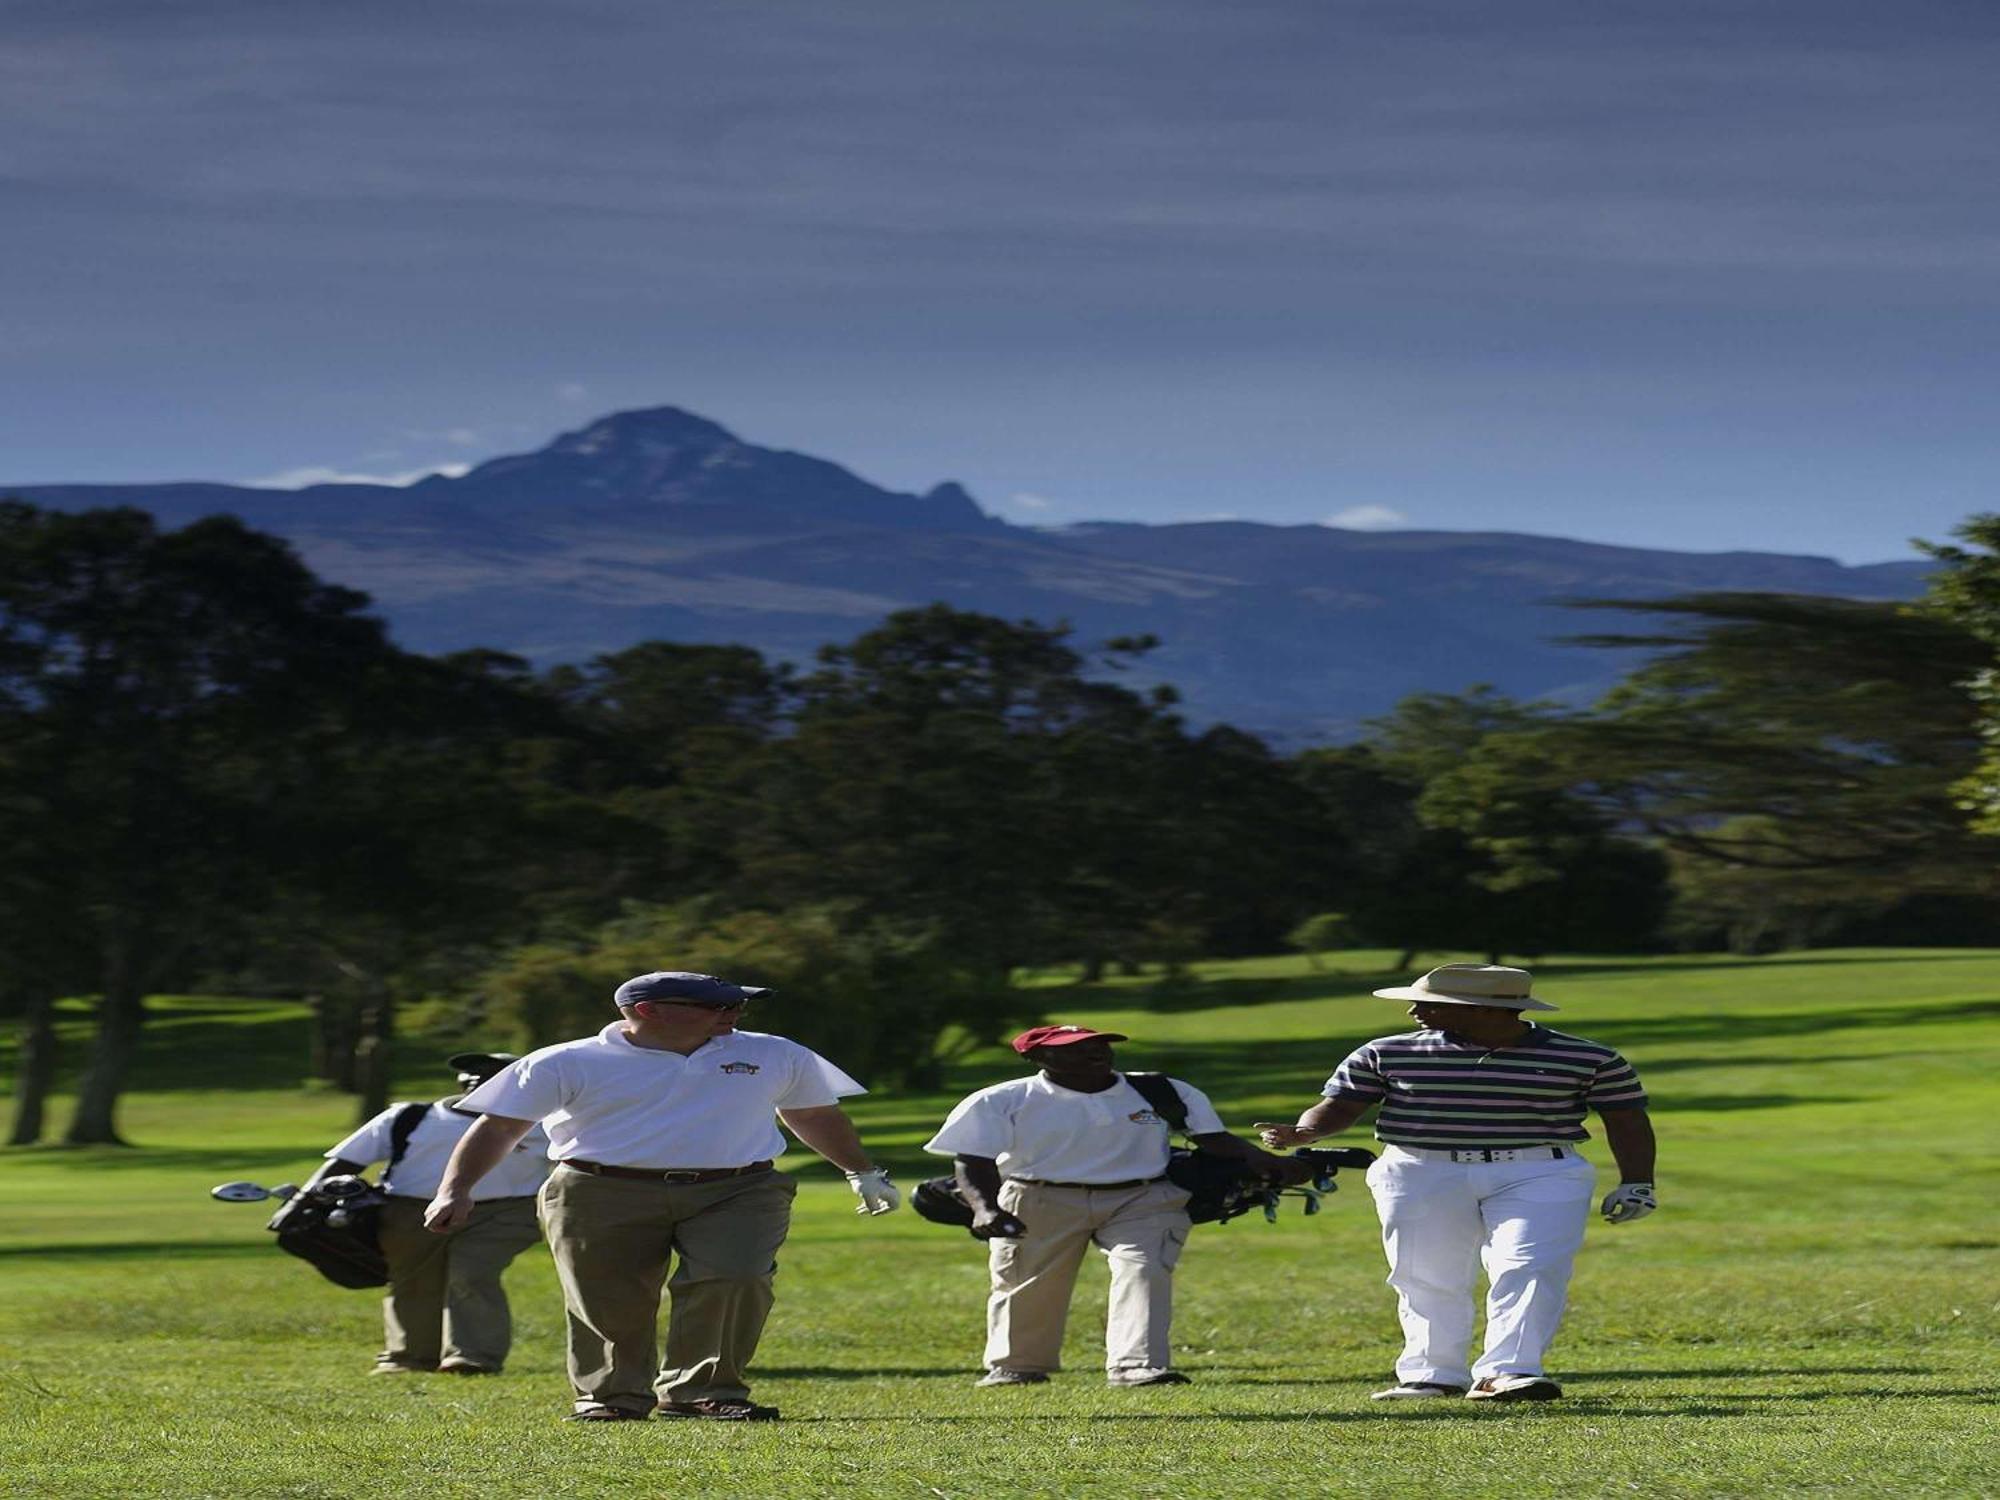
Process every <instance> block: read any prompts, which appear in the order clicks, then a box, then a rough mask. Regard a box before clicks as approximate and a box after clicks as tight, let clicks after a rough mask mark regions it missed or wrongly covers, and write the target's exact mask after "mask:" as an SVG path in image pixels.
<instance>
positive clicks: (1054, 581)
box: [0, 407, 1925, 742]
mask: <svg viewBox="0 0 2000 1500" xmlns="http://www.w3.org/2000/svg"><path fill="white" fill-rule="evenodd" d="M0 492H4V493H9V494H15V495H19V496H21V497H22V498H24V499H28V500H31V501H33V502H35V503H38V504H43V505H48V506H52V507H56V508H60V509H69V510H74V509H83V508H87V507H91V506H99V505H137V506H141V507H143V508H146V509H149V510H151V511H153V512H154V513H155V514H156V515H158V516H159V517H160V518H161V520H162V522H163V523H164V524H168V525H180V524H184V523H185V522H187V521H189V520H192V519H194V518H196V517H197V516H201V515H208V514H212V513H215V512H217V511H227V512H230V513H233V514H236V515H239V516H241V517H242V518H243V519H244V520H246V521H248V522H249V523H250V524H252V525H255V526H258V527H260V528H262V529H265V530H268V531H272V532H275V533H277V534H279V535H281V536H284V537H287V538H288V539H290V540H291V541H292V542H293V544H294V545H295V546H297V547H298V549H299V551H300V552H301V553H302V554H303V555H304V557H305V558H306V560H307V561H308V562H309V563H311V564H312V566H313V567H314V568H316V569H317V570H318V571H319V572H321V573H322V574H323V575H325V576H326V577H328V578H331V579H335V580H337V581H339V582H341V583H345V584H349V585H351V586H353V587H356V588H360V589H364V590H366V591H367V592H368V593H370V594H371V595H373V596H374V598H375V599H376V601H377V604H378V606H379V607H380V608H381V610H382V612H383V613H384V614H385V615H386V616H387V618H388V619H389V620H390V621H391V623H392V624H393V626H394V628H395V631H396V634H397V636H398V638H399V639H400V640H402V641H403V642H405V643H406V644H408V645H410V646H413V647H415V648H417V649H421V650H429V651H441V650H450V649H455V648H458V647H462V646H469V645H475V644H477V645H486V646H495V647H501V648H504V649H507V650H512V651H518V652H521V653H522V654H524V655H527V656H531V657H533V658H535V659H536V660H538V661H543V662H548V661H555V660H575V659H579V658H583V657H588V656H590V655H593V654H595V653H598V652H602V651H608V650H614V649H616V648H618V647H620V646H623V645H628V644H630V643H632V642H634V641H638V640H644V639H648V638H667V639H676V640H687V641H742V642H746V643H748V644H750V645H754V646H757V647H759V648H761V649H763V650H765V651H767V652H770V653H772V654H775V655H781V656H787V657H794V658H799V657H804V656H807V655H809V654H810V653H811V651H812V650H813V649H814V648H816V647H817V646H819V645H821V644H823V643H825V642H827V641H834V640H844V639H848V638H850V637H852V636H854V635H856V634H858V633H859V632H860V631H862V630H864V629H866V628H867V627H868V626H869V625H870V624H872V623H873V622H874V621H875V620H877V619H879V618H880V617H881V616H882V615H883V614H885V613H887V612H888V611H889V610H891V609H896V608H900V607H903V606H906V605H913V604H924V603H929V602H930V601H932V600H940V599H941V600H945V601H948V602H950V603H952V604H955V605H958V606H960V607H962V608H967V609H979V610H985V611H989V612H991V613H994V614H1000V615H1005V616H1008V617H1012V618H1032V619H1038V620H1044V621H1053V620H1059V619H1060V620H1068V621H1070V622H1071V623H1072V624H1073V625H1075V627H1076V629H1077V636H1078V640H1079V641H1080V642H1081V643H1084V644H1089V643H1093V642H1096V641H1098V640H1101V639H1103V638H1104V637H1106V636H1110V635H1122V634H1132V633H1137V632H1141V631H1151V632H1152V633H1154V634H1156V635H1158V636H1160V637H1161V638H1162V640H1163V642H1164V645H1163V646H1162V649H1161V650H1160V651H1159V652H1158V653H1156V655H1155V656H1154V657H1153V658H1152V659H1151V661H1150V662H1149V664H1148V666H1147V668H1146V669H1145V672H1144V674H1134V680H1140V681H1150V680H1164V681H1170V682H1173V683H1175V684H1176V685H1177V686H1179V687H1180V688H1181V689H1182V691H1183V692H1184V693H1185V695H1186V698H1187V703H1188V707H1189V711H1190V713H1191V714H1192V715H1193V716H1195V717H1197V718H1200V719H1204V720H1209V719H1213V720H1223V721H1227V722H1231V723H1235V724H1239V725H1241V726H1243V727H1245V728H1251V729H1256V730H1259V731H1261V732H1264V733H1267V734H1271V735H1273V736H1275V737H1278V738H1281V739H1284V740H1286V741H1288V742H1296V741H1298V740H1300V739H1303V738H1315V737H1322V736H1337V735H1341V734H1345V733H1350V732H1351V731H1352V729H1353V728H1354V726H1355V725H1356V723H1357V722H1358V721H1359V720H1361V719H1363V718H1365V717H1367V716H1369V715H1372V714H1377V713H1380V712H1382V711H1384V710H1385V709H1387V708H1388V707H1389V706H1390V705H1392V704H1393V703H1394V702H1395V701H1396V700H1397V699H1399V698H1401V697H1403V696H1404V695H1406V694H1408V693H1412V692H1419V691H1456V690H1458V689H1461V688H1464V687H1467V686H1469V685H1471V684H1473V683H1475V682H1488V683H1492V684H1494V685H1496V686H1498V687H1500V688H1502V689H1504V690H1506V691H1508V692H1511V693H1515V694H1518V695H1521V696H1558V697H1562V698H1566V699H1571V700H1583V699H1587V698H1588V697H1590V696H1593V695H1594V694H1595V693H1597V692H1599V691H1601V690H1602V689H1603V688H1604V687H1605V686H1607V685H1608V684H1609V683H1610V681H1611V680H1613V679H1614V678H1615V677H1616V675H1617V673H1618V671H1619V670H1620V669H1621V666H1622V665H1623V661H1622V659H1621V658H1620V657H1619V656H1618V655H1617V654H1615V653H1607V652H1603V651H1593V650H1587V649H1583V648H1578V647H1574V646H1566V645H1562V644H1559V643H1558V642H1557V641H1556V639H1555V638H1556V637H1559V636H1562V635H1565V634H1574V633H1579V632H1581V631H1586V630H1591V631H1596V630H1604V629H1609V628H1614V627H1615V626H1616V625H1617V624H1618V617H1615V616H1614V617H1606V616H1604V615H1601V614H1593V615H1588V616H1579V615H1577V614H1576V613H1574V612H1571V611H1567V610H1564V609H1562V608H1560V607H1559V606H1558V605H1556V604H1555V603H1554V602H1553V601H1556V600H1560V599H1563V598H1574V597H1589V598H1606V597H1616V598H1652V597H1660V596H1664V595H1669V594H1675V593H1685V592H1692V591H1696V590H1716V589H1732V590H1735V589H1741V590H1775V591H1786V592H1799V593H1823V594H1841V595H1849V596H1856V597H1875V598H1908V597H1912V596H1914V595H1915V594H1916V593H1918V592H1919V591H1920V590H1921V586H1922V584H1921V580H1922V576H1923V572H1924V566H1925V565H1924V564H1922V563H1919V562H1914V561H1913V562H1909V563H1889V564H1880V565H1876V566H1874V567H1867V568H1847V567H1843V566H1841V565H1840V564H1837V563H1835V562H1833V561H1831V560H1829V559H1826V558H1816V557H1808V556H1791V555H1785V554H1766V553H1714V554H1705V553H1683V552H1659V551H1648V550H1644V549H1638V548H1623V547H1610V546H1603V545H1598V544H1593V543H1586V542H1577V541H1569V540H1565V539H1561V538H1553V537H1536V536H1524V535H1514V534H1508V533H1498V532H1494V533H1459V532H1352V531H1337V530H1331V529H1328V528H1325V527H1319V526H1263V525H1256V524H1253V523H1249V522H1212V523H1202V524H1194V525H1170V526H1142V525H1130V524H1110V523H1098V524H1090V525H1084V526H1075V527H1069V528H1065V529H1061V530H1039V529H1029V528H1023V527H1015V526H1010V525H1007V524H1006V523H1004V522H1001V521H999V520H996V519H994V518H992V517H989V516H986V515H984V514H983V513H982V512H981V511H980V510H979V508H978V507H977V505H976V504H974V502H973V500H972V499H971V497H970V496H968V495H967V494H966V493H965V492H964V491H963V490H962V489H960V488H959V487H958V486H957V485H953V484H946V485H940V486H939V487H937V488H936V489H934V490H932V491H930V492H929V493H928V494H926V495H909V494H900V493H897V492H894V491H889V490H884V489H881V488H879V487H877V486H875V485H872V484H869V483H868V482H867V481H866V480H863V479H861V478H859V477H858V476H856V475H854V474H852V473H850V472H848V471H847V470H845V469H843V468H841V467H839V466H838V465H837V464H833V463H828V462H826V461H824V460H822V459H818V458H813V457H809V456H806V455H801V454H795V453H784V452H778V451H775V450H771V449H766V448H760V447H756V446H755V445H752V444H748V443H744V442H742V441H741V440H740V439H738V438H736V437H735V436H734V435H733V434H731V433H729V432H728V431H727V430H725V429H724V428H722V427H719V426H717V425H716V424H715V423H713V422H710V421H707V420H706V419H704V418H701V417H697V416H693V415H692V414H690V413H687V412H684V411H680V410H677V409H675V408H671V407H665V408H659V409H656V410H651V411H641V412H625V413H620V414H617V415H614V416H610V417H606V418H604V419H603V420H601V421H598V422H595V423H592V424H591V425H590V426H588V427H585V428H583V429H581V430H579V431H578V432H574V433H567V434H564V435H563V436H561V437H559V438H557V439H556V440H555V441H554V442H553V443H551V444H550V445H549V446H548V447H546V448H543V449H541V450H539V451H537V452H535V453H529V454H519V455H513V456H509V457H503V458H496V459H494V460H492V461H490V462H488V463H485V464H482V465H480V466H479V467H478V468H476V469H474V470H472V471H471V472H470V473H467V474H466V475H464V476H463V477H461V478H457V479H447V478H442V477H439V478H433V479H428V480H425V481H423V482H422V483H420V484H417V485H413V486H411V487H410V488H408V489H396V488H387V487H382V486H372V485H320V486H315V487H313V488H310V489H304V490H297V491H273V490H259V489H251V488H246V487H243V486H233V485H220V484H195V483H173V484H155V485H144V484H141V485H29V486H19V487H4V486H0Z"/></svg>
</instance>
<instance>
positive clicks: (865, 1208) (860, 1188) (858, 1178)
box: [847, 1167, 903, 1214]
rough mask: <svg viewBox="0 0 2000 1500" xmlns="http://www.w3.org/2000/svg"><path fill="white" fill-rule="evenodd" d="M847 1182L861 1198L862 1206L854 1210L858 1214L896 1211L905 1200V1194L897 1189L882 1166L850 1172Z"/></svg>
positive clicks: (855, 1194) (856, 1195)
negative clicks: (864, 1170)
mask: <svg viewBox="0 0 2000 1500" xmlns="http://www.w3.org/2000/svg"><path fill="white" fill-rule="evenodd" d="M847 1184H848V1186H849V1187H851V1188H853V1189H854V1196H855V1197H857V1198H859V1199H860V1200H861V1206H860V1207H859V1208H857V1209H855V1210H854V1211H855V1212H856V1213H858V1214H886V1213H894V1212H895V1210H896V1207H897V1205H898V1204H900V1203H901V1202H902V1201H903V1195H902V1194H901V1193H899V1192H897V1191H896V1184H895V1183H893V1182H891V1181H890V1180H889V1174H888V1173H887V1172H885V1171H883V1170H882V1168H880V1167H870V1168H869V1169H868V1170H867V1171H866V1172H849V1173H848V1174H847Z"/></svg>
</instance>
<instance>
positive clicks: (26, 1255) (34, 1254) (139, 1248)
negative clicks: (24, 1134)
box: [0, 1240, 277, 1260]
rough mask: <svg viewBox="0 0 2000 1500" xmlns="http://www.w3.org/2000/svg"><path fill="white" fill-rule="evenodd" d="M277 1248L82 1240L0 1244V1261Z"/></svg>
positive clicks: (261, 1252) (205, 1253)
mask: <svg viewBox="0 0 2000 1500" xmlns="http://www.w3.org/2000/svg"><path fill="white" fill-rule="evenodd" d="M276 1248H277V1246H276V1245H275V1244H274V1243H271V1242H269V1241H262V1242H260V1241H255V1240H252V1241H250V1242H248V1243H246V1244H240V1245H239V1244H236V1243H234V1242H233V1241H224V1242H220V1243H218V1242H217V1241H214V1240H141V1241H132V1242H126V1243H116V1244H105V1243H101V1242H99V1243H92V1242H90V1241H81V1242H78V1243H74V1244H61V1243H58V1244H48V1245H0V1260H26V1259H30V1258H40V1257H47V1258H49V1259H51V1260H145V1259H148V1258H150V1257H153V1256H160V1255H173V1256H199V1257H201V1258H203V1259H207V1258H209V1257H212V1256H226V1255H269V1254H270V1253H271V1252H272V1251H273V1250H275V1249H276Z"/></svg>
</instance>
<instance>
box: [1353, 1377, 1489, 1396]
mask: <svg viewBox="0 0 2000 1500" xmlns="http://www.w3.org/2000/svg"><path fill="white" fill-rule="evenodd" d="M1464 1394H1465V1387H1464V1386H1462V1385H1439V1384H1438V1383H1437V1382H1436V1381H1433V1380H1405V1381H1403V1382H1402V1383H1401V1384H1399V1385H1392V1386H1390V1387H1389V1389H1387V1390H1386V1391H1377V1392H1376V1393H1375V1394H1374V1395H1372V1396H1370V1397H1369V1398H1368V1399H1369V1400H1370V1401H1439V1400H1442V1399H1443V1398H1444V1397H1446V1396H1463V1395H1464Z"/></svg>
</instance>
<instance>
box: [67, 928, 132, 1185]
mask: <svg viewBox="0 0 2000 1500" xmlns="http://www.w3.org/2000/svg"><path fill="white" fill-rule="evenodd" d="M112 967H113V973H112V975H111V976H110V978H111V982H110V983H108V984H107V985H106V986H105V989H104V994H103V996H102V998H101V1000H100V1002H99V1010H98V1016H97V1040H96V1042H95V1043H94V1044H93V1046H92V1047H91V1052H90V1064H89V1066H88V1067H86V1068H85V1069H84V1073H83V1080H82V1082H80V1083H79V1084H78V1085H77V1090H76V1115H75V1117H74V1118H72V1119H71V1120H70V1122H69V1133H68V1134H67V1135H65V1136H64V1137H63V1141H64V1144H66V1145H70V1146H123V1145H126V1144H128V1142H127V1141H126V1140H125V1138H124V1137H123V1136H121V1135H119V1133H118V1118H117V1117H118V1096H119V1094H120V1093H121V1092H123V1090H124V1088H125V1072H126V1069H127V1068H129V1067H130V1066H131V1063H132V1057H133V1054H134V1053H136V1052H137V1051H138V1050H139V1032H140V1029H141V1028H142V1027H143V1026H144V1025H145V1024H146V997H145V992H144V990H143V988H142V987H141V986H140V985H139V984H138V983H136V982H135V981H134V979H133V977H132V975H131V974H130V973H129V972H127V971H126V966H125V965H123V964H114V965H113V966H112Z"/></svg>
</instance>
